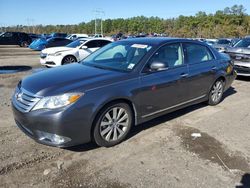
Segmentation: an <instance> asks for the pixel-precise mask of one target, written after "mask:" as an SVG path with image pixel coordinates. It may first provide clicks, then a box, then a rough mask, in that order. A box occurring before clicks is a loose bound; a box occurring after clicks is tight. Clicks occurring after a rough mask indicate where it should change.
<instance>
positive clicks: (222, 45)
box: [212, 44, 229, 48]
mask: <svg viewBox="0 0 250 188" xmlns="http://www.w3.org/2000/svg"><path fill="white" fill-rule="evenodd" d="M212 46H213V47H214V48H224V47H228V46H229V44H213V45H212Z"/></svg>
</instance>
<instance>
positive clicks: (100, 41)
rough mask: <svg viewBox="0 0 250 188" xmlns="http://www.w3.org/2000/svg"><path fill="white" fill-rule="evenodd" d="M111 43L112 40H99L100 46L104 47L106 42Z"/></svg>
mask: <svg viewBox="0 0 250 188" xmlns="http://www.w3.org/2000/svg"><path fill="white" fill-rule="evenodd" d="M109 43H110V41H107V40H99V41H98V46H99V47H103V46H105V45H106V44H109Z"/></svg>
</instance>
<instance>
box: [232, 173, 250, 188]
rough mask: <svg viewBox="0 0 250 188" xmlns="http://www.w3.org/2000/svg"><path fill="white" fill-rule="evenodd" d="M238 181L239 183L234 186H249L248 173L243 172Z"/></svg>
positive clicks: (244, 187) (246, 187) (247, 187)
mask: <svg viewBox="0 0 250 188" xmlns="http://www.w3.org/2000/svg"><path fill="white" fill-rule="evenodd" d="M240 183H241V185H240V186H236V187H235V188H250V174H248V173H246V174H244V175H243V176H242V178H241V181H240Z"/></svg>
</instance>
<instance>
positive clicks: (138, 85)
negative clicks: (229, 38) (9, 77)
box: [12, 38, 236, 147]
mask: <svg viewBox="0 0 250 188" xmlns="http://www.w3.org/2000/svg"><path fill="white" fill-rule="evenodd" d="M235 77H236V74H235V72H234V70H233V66H232V64H231V61H230V59H229V58H228V56H225V55H222V54H221V53H219V52H218V51H216V50H215V49H214V48H212V47H209V46H208V45H206V44H205V43H201V42H197V41H191V40H186V39H167V38H138V39H128V40H122V41H119V42H114V43H110V44H108V45H106V46H104V47H103V48H101V49H99V50H97V51H96V52H94V53H92V54H91V55H89V56H88V57H87V58H86V59H84V60H83V61H82V62H80V63H74V64H70V65H66V66H62V67H58V68H55V69H50V70H46V71H41V72H39V73H35V74H33V75H31V76H28V77H27V78H24V79H23V80H22V81H20V82H19V84H18V85H17V87H16V91H15V92H14V95H13V97H12V105H13V112H14V118H15V121H16V124H17V125H18V127H19V128H20V129H21V130H22V131H23V132H24V133H26V134H27V135H28V136H30V137H31V138H33V139H35V140H36V141H38V142H40V143H43V144H47V145H52V146H58V147H68V146H72V145H77V144H82V143H86V142H89V141H91V140H94V141H95V142H96V143H97V144H98V145H100V146H106V147H109V146H113V145H115V144H118V143H120V142H121V141H122V140H124V139H125V137H126V136H127V134H128V133H129V131H130V129H131V128H132V127H133V126H135V125H138V124H141V123H143V122H146V121H148V120H150V119H153V118H155V117H158V116H161V115H163V114H166V113H168V112H171V111H175V110H177V109H180V108H184V107H186V106H189V105H193V104H196V103H200V102H204V101H207V102H208V104H210V105H216V104H218V103H219V102H220V101H221V99H222V95H223V92H224V91H226V90H227V89H228V88H229V87H230V85H231V84H232V82H233V80H234V79H235Z"/></svg>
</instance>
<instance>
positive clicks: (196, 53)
mask: <svg viewBox="0 0 250 188" xmlns="http://www.w3.org/2000/svg"><path fill="white" fill-rule="evenodd" d="M184 52H185V55H186V61H187V62H188V63H189V64H194V63H201V62H206V61H210V60H213V59H214V57H213V55H212V53H211V51H210V50H209V49H208V48H207V47H206V46H203V45H200V44H192V43H185V44H184Z"/></svg>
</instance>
